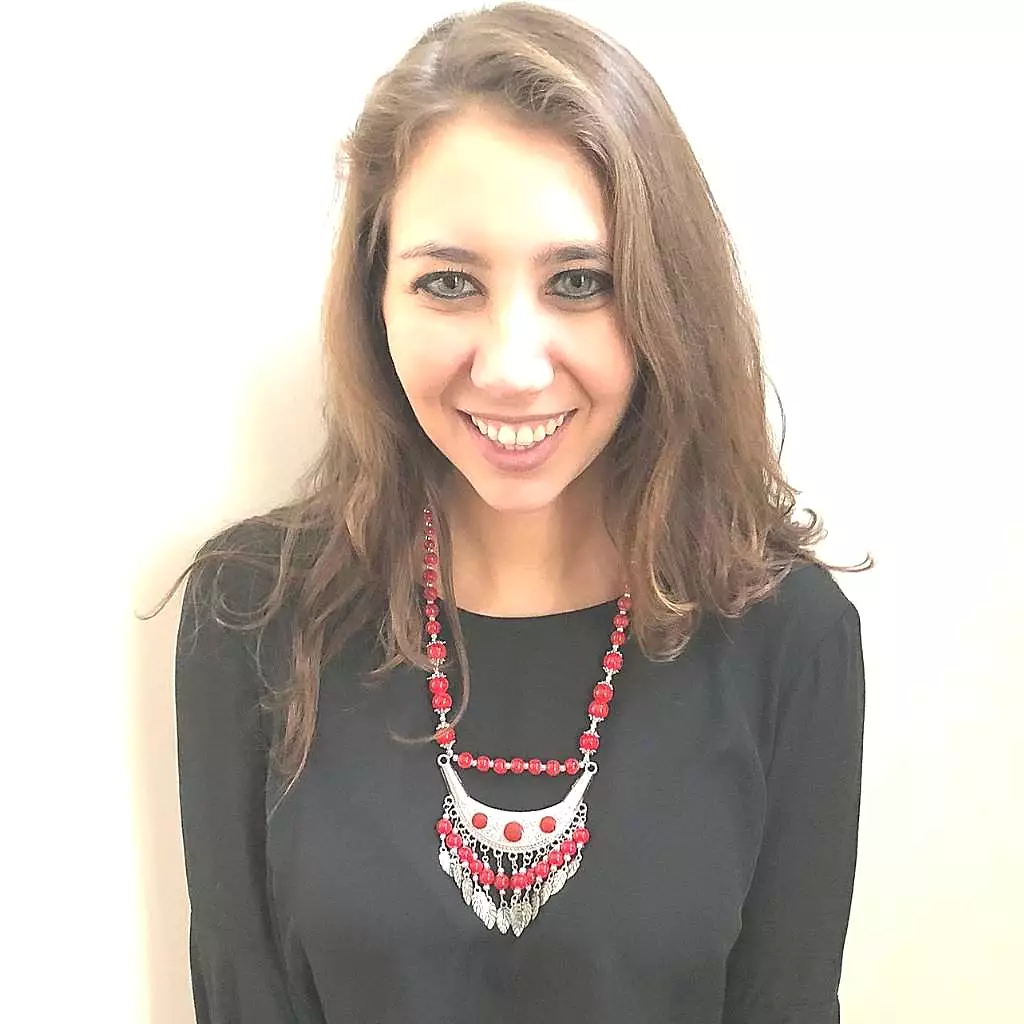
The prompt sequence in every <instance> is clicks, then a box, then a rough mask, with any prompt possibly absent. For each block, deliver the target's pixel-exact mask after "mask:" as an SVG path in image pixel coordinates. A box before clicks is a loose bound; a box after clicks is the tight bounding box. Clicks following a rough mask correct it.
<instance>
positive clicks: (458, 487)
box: [445, 473, 625, 618]
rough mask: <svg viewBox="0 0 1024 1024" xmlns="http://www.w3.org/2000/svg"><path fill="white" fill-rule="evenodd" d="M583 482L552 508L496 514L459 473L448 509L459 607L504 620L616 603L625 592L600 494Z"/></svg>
mask: <svg viewBox="0 0 1024 1024" xmlns="http://www.w3.org/2000/svg"><path fill="white" fill-rule="evenodd" d="M586 476H587V474H584V476H583V477H581V478H579V479H577V480H576V481H574V482H573V484H572V485H570V486H569V487H568V488H566V490H565V491H563V492H562V494H561V495H559V497H558V499H557V500H556V501H555V502H553V503H552V504H551V505H548V506H545V507H543V508H539V509H535V510H531V511H527V512H503V511H496V510H495V509H493V508H491V507H490V506H489V505H487V504H486V503H485V502H483V501H482V500H481V499H480V496H479V495H478V494H477V493H476V492H475V491H474V490H473V489H472V488H471V487H470V486H469V484H468V483H467V482H466V480H465V479H464V478H463V477H462V476H461V475H460V474H457V473H456V474H453V476H452V479H451V481H450V486H449V488H448V492H447V495H446V501H445V511H446V513H447V514H448V518H449V523H450V525H451V533H452V547H453V550H452V577H453V580H454V584H455V603H456V604H457V605H458V607H459V608H462V609H464V610H465V611H472V612H478V613H480V614H485V615H495V616H500V617H510V618H512V617H521V616H530V615H548V614H553V613H555V612H562V611H573V610H575V609H577V608H587V607H590V606H592V605H596V604H601V603H603V602H605V601H610V600H613V599H614V598H616V597H619V596H620V595H621V594H622V591H623V588H624V586H625V580H624V578H623V573H622V567H621V560H620V557H619V554H618V552H617V550H616V548H615V544H614V542H613V540H612V538H611V537H610V536H609V534H608V532H607V528H606V527H605V523H604V519H603V516H602V513H601V508H602V505H601V501H600V495H599V494H595V493H594V490H595V488H594V487H593V486H592V485H588V482H587V481H586V480H585V479H584V478H585V477H586Z"/></svg>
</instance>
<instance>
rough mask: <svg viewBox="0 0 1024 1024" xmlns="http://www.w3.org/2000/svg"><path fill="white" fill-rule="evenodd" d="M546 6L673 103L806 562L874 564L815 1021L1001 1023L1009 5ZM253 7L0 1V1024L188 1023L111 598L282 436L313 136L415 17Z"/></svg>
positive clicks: (242, 491)
mask: <svg viewBox="0 0 1024 1024" xmlns="http://www.w3.org/2000/svg"><path fill="white" fill-rule="evenodd" d="M557 6H562V7H565V8H568V9H573V10H577V11H579V12H580V13H582V14H583V15H584V16H586V17H590V18H591V19H592V20H594V21H596V22H598V23H599V24H601V25H603V26H605V27H607V28H608V29H610V30H611V31H613V32H614V33H616V34H617V35H619V37H620V38H622V40H623V41H624V42H626V43H627V45H630V46H631V47H632V48H633V49H634V50H635V52H636V53H637V55H638V56H640V57H641V59H643V60H644V61H645V62H646V63H647V64H648V65H649V67H650V68H651V70H652V71H654V72H655V74H656V75H657V76H658V77H659V79H660V80H661V82H662V84H663V86H664V88H665V91H666V92H667V93H668V95H669V97H670V99H671V100H672V101H673V103H674V104H675V105H676V107H677V110H678V113H679V115H680V118H681V121H682V123H683V125H684V128H685V129H686V130H687V132H688V134H689V135H690V138H691V141H692V143H693V145H694V147H695V149H696V151H697V154H698V156H699V157H700V158H701V160H702V161H703V163H704V167H705V170H706V172H707V175H708V178H709V179H710V182H711V185H712V188H713V190H714V192H715V194H716V196H717V197H718V199H719V202H720V205H721V206H722V208H723V210H724V212H725V215H726V217H727V219H728V220H729V222H730V224H731V227H732V228H733V231H734V234H735V236H736V240H737V244H738V247H739V250H740V254H741V257H742V260H743V263H744V267H745V272H746V275H747V277H748V279H749V283H750V287H751V289H752V292H753V294H754V298H755V301H756V303H757V306H758V309H759V312H760V314H761V317H762V321H763V326H764V335H765V350H766V357H767V361H768V366H769V370H770V372H771V373H772V376H773V378H774V380H775V383H776V384H777V386H778V388H779V390H780V392H781V395H782V398H783V401H784V403H785V408H786V413H787V418H788V430H789V433H788V438H787V442H786V449H785V463H786V466H787V469H788V471H789V473H790V475H791V477H792V479H793V481H794V482H795V484H796V485H797V486H798V487H801V488H803V489H804V495H803V497H804V499H805V501H806V503H807V504H810V505H812V506H813V507H815V508H816V509H818V510H819V511H820V512H822V513H823V514H824V515H825V516H826V519H827V522H828V523H829V525H830V526H831V534H830V537H829V539H828V541H827V542H826V545H825V547H824V549H823V550H824V553H825V554H826V555H828V556H831V557H832V558H834V559H836V560H848V561H855V560H857V559H858V558H859V557H860V556H861V554H862V553H863V551H864V550H866V549H870V550H871V551H873V552H874V553H875V555H876V557H877V558H878V560H879V568H878V569H876V570H875V571H874V572H872V573H869V574H867V575H866V576H860V577H853V576H842V575H841V576H840V577H839V579H840V582H841V583H842V585H843V586H844V587H845V588H846V590H847V592H848V593H849V594H850V596H851V597H852V598H853V599H854V600H855V601H856V603H857V604H858V605H859V607H860V609H861V613H862V616H863V621H864V641H865V653H866V658H867V668H868V685H869V690H868V723H867V739H866V756H865V776H864V801H863V816H862V841H861V854H860V867H859V872H858V878H857V888H856V896H855V904H854V912H853V918H852V922H851V928H850V935H849V941H848V945H847V955H846V963H845V972H844V981H843V988H842V998H843V1019H844V1022H847V1024H906V1022H917V1021H927V1022H929V1024H963V1022H965V1021H970V1022H972V1024H974V1022H980V1024H1004V1022H1009V1021H1011V1020H1015V1019H1019V1017H1018V1016H1017V1014H1019V1001H1018V998H1017V994H1016V986H1015V980H1016V976H1017V974H1018V971H1019V966H1018V965H1019V960H1020V953H1021V948H1020V940H1019V921H1020V919H1021V916H1022V914H1024V899H1022V896H1021V886H1020V884H1019V872H1020V868H1021V865H1022V863H1024V840H1022V834H1024V833H1022V830H1021V827H1020V825H1019V812H1020V807H1021V804H1022V789H1024V787H1022V781H1024V759H1022V754H1021V746H1022V744H1021V743H1020V735H1021V726H1020V723H1021V721H1022V719H1024V696H1022V693H1024V685H1022V684H1024V650H1022V640H1021V636H1022V630H1021V628H1020V624H1019V619H1020V616H1021V613H1022V611H1024V607H1022V604H1024V602H1022V600H1021V598H1020V583H1019V581H1020V579H1021V577H1022V574H1024V537H1022V528H1021V523H1022V516H1021V514H1020V512H1019V509H1018V506H1017V503H1016V501H1015V498H1016V496H1017V495H1018V494H1019V493H1020V487H1019V484H1018V482H1017V479H1016V477H1017V475H1018V474H1019V465H1020V458H1019V455H1018V452H1017V448H1018V442H1019V439H1020V436H1021V431H1020V429H1019V426H1018V415H1019V406H1020V400H1019V392H1020V381H1021V373H1022V370H1024V360H1022V356H1021V351H1022V342H1024V338H1022V333H1024V332H1022V329H1021V311H1020V295H1021V284H1020V282H1021V270H1022V261H1021V258H1020V245H1021V241H1020V240H1021V228H1022V226H1024V225H1022V216H1021V214H1022V201H1021V186H1020V182H1021V181H1022V180H1024V166H1022V154H1021V142H1020V134H1021V133H1020V128H1019V120H1018V118H1019V99H1015V98H1014V92H1015V91H1016V93H1017V96H1018V97H1019V95H1020V89H1021V84H1022V83H1021V81H1020V74H1019V71H1018V70H1016V69H1015V68H1014V66H1013V65H1012V64H1011V61H1012V60H1015V61H1018V62H1019V47H1020V42H1021V39H1020V36H1019V34H1017V33H1019V28H1020V26H1019V25H1016V26H1015V25H1013V24H1011V19H1012V17H1014V15H1012V14H1011V13H1010V10H1011V6H1012V5H1010V4H1001V5H998V6H997V5H996V4H995V3H992V4H990V5H988V6H986V5H984V4H977V3H973V4H970V5H968V4H967V3H966V2H965V3H961V4H952V3H945V4H936V3H934V2H933V3H925V2H923V0H922V2H921V3H910V2H907V0H902V2H894V3H886V4H882V3H871V4H865V3H863V2H860V3H852V2H850V3H842V4H840V3H834V4H821V3H815V4H812V3H805V4H781V3H776V4H771V5H764V4H762V5H758V4H756V3H753V2H751V3H746V4H744V3H740V2H738V0H732V2H720V3H716V4H709V3H706V2H702V3H677V4H674V5H671V6H672V8H673V9H672V13H670V14H663V13H657V12H658V11H659V9H661V8H662V7H664V8H665V9H666V10H667V9H668V8H669V6H670V5H668V4H663V3H662V2H661V0H654V2H643V0H633V2H631V3H629V4H619V3H613V2H599V0H591V2H589V3H563V4H560V5H557ZM346 8H354V9H355V10H354V11H346ZM765 8H770V13H766V11H765V10H764V9H765ZM286 9H287V13H284V12H285V10H286ZM275 10H277V11H278V13H273V14H272V13H269V6H268V7H264V5H260V4H256V5H253V4H242V3H240V2H234V3H230V2H225V0H217V2H214V0H210V2H205V3H198V2H194V0H188V2H176V3H173V4H171V3H162V4H157V3H150V4H139V3H134V4H129V3H123V4H116V3H113V2H109V0H107V2H102V3H96V4H92V5H72V4H65V5H56V4H49V5H46V4H37V5H34V6H32V7H31V10H30V12H29V11H25V12H22V13H15V14H13V15H10V14H7V15H5V24H6V28H5V30H4V32H3V34H2V42H0V87H2V95H3V96H4V107H3V109H2V110H0V118H2V121H0V129H2V134H0V138H3V140H4V142H3V145H4V149H5V151H6V155H5V156H4V158H3V161H2V164H0V176H2V180H0V226H2V231H0V235H2V240H0V247H2V248H0V270H2V278H0V280H2V281H3V291H4V293H5V295H4V298H3V300H2V308H0V317H3V321H4V322H3V323H2V324H0V328H2V331H0V338H2V343H3V355H4V372H3V378H4V385H5V386H4V388H3V397H4V401H3V403H0V406H2V408H0V416H2V417H3V418H2V420H0V426H2V427H4V428H5V429H4V430H3V434H2V436H3V438H4V451H5V461H6V465H7V468H8V480H7V482H6V486H5V493H6V499H5V501H4V502H3V505H4V507H5V512H4V527H5V531H4V532H5V534H6V535H7V537H8V538H10V543H9V545H8V547H9V550H8V552H7V556H8V558H7V564H8V573H9V578H10V581H11V582H10V584H9V586H8V587H6V588H4V589H5V596H4V597H3V598H0V601H2V602H3V604H2V609H3V611H4V612H5V615H4V619H3V621H4V622H5V623H11V624H12V628H11V630H10V632H9V634H8V636H7V637H6V643H5V645H4V646H5V654H6V659H5V669H6V671H5V672H4V673H3V679H4V684H5V693H6V694H7V697H8V700H7V723H6V724H7V728H6V729H5V736H6V737H7V742H6V743H5V745H4V746H5V753H6V755H7V757H8V758H9V767H8V770H7V789H8V792H9V795H8V807H9V811H8V818H9V820H10V821H12V822H13V821H15V820H17V822H18V824H17V825H16V826H14V827H12V830H11V833H10V834H9V837H8V838H7V839H6V840H5V841H4V844H3V846H4V850H5V852H4V858H5V862H7V863H6V868H7V879H8V886H7V889H8V897H7V900H6V901H5V903H6V907H5V909H6V910H7V914H6V915H5V916H6V917H8V918H9V917H10V915H11V914H13V915H14V920H15V922H16V927H15V925H14V924H12V922H11V920H10V919H8V921H7V924H6V926H5V929H4V930H5V933H6V935H7V938H8V941H9V942H11V944H12V945H13V946H14V947H15V949H14V973H13V975H12V976H13V978H14V984H13V985H12V984H8V985H5V987H4V994H3V995H2V996H0V1015H2V1016H3V1017H4V1019H8V1020H33V1021H41V1022H42V1021H47V1022H48V1021H59V1020H66V1019H72V1018H74V1019H84V1020H92V1019H96V1020H103V1021H105V1022H109V1024H121V1022H126V1024H127V1022H136V1021H139V1022H147V1024H179V1022H187V1021H189V1020H190V1019H191V1009H190V996H189V992H188V980H187V970H188V968H187V961H186V938H185V936H186V920H187V905H186V897H185V892H184V882H183V874H182V862H181V849H180V838H179V832H178V820H177V806H176V788H175V787H176V780H175V766H174V733H173V720H172V714H173V706H172V690H171V685H172V682H171V664H172V641H173V632H174V628H175V625H176V614H177V607H178V605H177V602H175V604H174V605H173V606H171V607H169V608H168V610H167V611H165V613H164V614H163V615H162V616H161V617H160V618H158V619H157V620H155V621H153V622H150V623H147V624H141V623H139V622H137V621H135V620H133V618H132V612H133V610H141V609H143V608H145V607H147V606H148V605H149V604H150V603H151V602H153V601H155V600H156V598H157V597H158V596H160V594H161V593H162V592H163V588H164V586H165V585H166V584H167V583H168V582H169V581H170V579H171V577H172V575H173V574H174V573H176V572H177V571H178V570H179V569H180V568H181V567H182V566H183V565H184V564H185V562H186V560H187V558H188V556H189V555H190V554H191V553H192V552H193V551H194V549H195V547H196V546H197V545H198V543H199V541H200V540H202V539H203V538H204V537H206V536H208V535H209V534H210V533H211V532H212V531H213V530H214V529H216V528H217V527H219V526H220V525H222V524H223V523H225V522H226V521H227V520H228V519H230V518H234V517H238V516H242V515H245V514H247V513H249V512H252V511H255V510H258V509H261V508H265V507H266V506H268V505H269V504H270V503H271V502H273V501H277V500H279V499H281V498H282V497H284V496H285V495H286V494H287V493H288V487H289V483H290V480H291V479H292V478H293V477H294V475H295V474H296V473H297V472H299V470H300V469H301V468H303V467H304V465H305V464H306V461H307V459H308V458H310V457H311V455H312V453H313V451H314V449H315V447H316V444H317V439H318V430H319V423H318V411H317V405H318V394H319V381H318V378H317V358H318V357H317V350H316V337H315V332H316V318H317V308H316V305H317V302H318V299H319V291H320V284H321V278H322V274H323V270H324V260H325V255H326V241H327V233H328V229H329V225H330V220H329V218H330V213H331V209H330V207H331V200H332V166H331V162H332V155H333V147H334V144H335V141H336V139H337V137H339V136H340V135H341V134H342V133H343V132H344V131H345V129H346V128H347V126H348V125H349V124H350V122H351V120H352V118H353V117H354V115H355V112H356V111H357V109H358V107H359V104H360V101H361V99H362V96H363V95H364V93H365V91H366V90H367V88H368V87H369V85H370V83H371V81H372V79H373V78H374V77H375V76H376V75H377V74H379V73H380V72H381V71H383V70H384V69H385V68H386V67H387V65H388V64H389V62H391V61H392V60H394V59H395V58H397V56H398V55H399V54H400V52H401V51H402V50H403V49H404V47H405V46H406V45H407V44H408V43H410V42H411V41H412V40H413V39H414V37H415V36H416V35H417V34H418V32H419V30H420V29H421V28H423V27H424V26H425V24H426V23H427V22H428V21H429V20H431V19H432V18H434V17H436V16H440V15H442V14H444V13H447V12H448V10H449V6H448V5H447V4H444V3H439V2H436V0H429V2H422V0H421V2H418V3H416V4H412V3H409V4H408V5H406V4H402V3H387V2H385V3H378V4H370V5H362V4H347V3H343V2H339V0H333V2H330V3H328V2H321V3H292V4H288V5H283V4H282V5H275ZM12 18H13V22H12V21H11V19H12ZM1014 463H1016V464H1017V465H1018V469H1017V470H1016V471H1014V470H1013V468H1012V465H1013V464H1014ZM12 740H13V742H12ZM12 940H13V941H12ZM7 962H8V963H10V962H11V961H10V954H8V957H7ZM18 1011H20V1012H18Z"/></svg>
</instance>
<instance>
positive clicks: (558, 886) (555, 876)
mask: <svg viewBox="0 0 1024 1024" xmlns="http://www.w3.org/2000/svg"><path fill="white" fill-rule="evenodd" d="M548 878H550V879H551V895H552V896H555V895H557V894H558V893H560V892H561V891H562V887H563V886H564V885H565V880H566V874H565V872H564V871H563V870H562V869H561V868H559V869H558V870H557V871H552V872H551V874H550V875H548Z"/></svg>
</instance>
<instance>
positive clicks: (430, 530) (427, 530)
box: [423, 519, 437, 538]
mask: <svg viewBox="0 0 1024 1024" xmlns="http://www.w3.org/2000/svg"><path fill="white" fill-rule="evenodd" d="M423 535H424V536H425V537H430V538H434V537H436V536H437V530H436V529H434V524H433V521H432V520H429V519H428V520H426V522H425V525H424V527H423Z"/></svg>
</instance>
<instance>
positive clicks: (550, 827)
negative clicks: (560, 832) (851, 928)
mask: <svg viewBox="0 0 1024 1024" xmlns="http://www.w3.org/2000/svg"><path fill="white" fill-rule="evenodd" d="M556 824H557V822H556V821H555V819H554V818H552V817H551V815H550V814H546V815H545V816H544V817H543V818H541V819H540V830H541V832H548V833H550V832H554V831H555V825H556Z"/></svg>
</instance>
